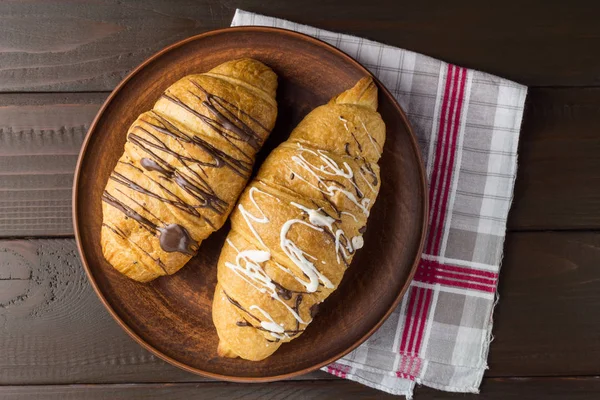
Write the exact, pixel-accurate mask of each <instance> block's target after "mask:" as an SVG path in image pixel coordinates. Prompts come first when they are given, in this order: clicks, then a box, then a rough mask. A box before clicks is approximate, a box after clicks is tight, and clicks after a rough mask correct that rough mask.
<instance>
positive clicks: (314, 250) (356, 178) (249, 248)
mask: <svg viewBox="0 0 600 400" xmlns="http://www.w3.org/2000/svg"><path fill="white" fill-rule="evenodd" d="M376 110H377V87H376V86H375V84H374V83H373V81H372V79H371V78H364V79H361V80H360V81H359V82H358V83H357V84H356V85H355V86H354V87H353V88H352V89H350V90H347V91H346V92H344V93H342V94H340V95H339V96H337V97H335V98H334V99H332V100H331V101H330V102H329V103H328V104H326V105H323V106H321V107H318V108H316V109H315V110H313V111H312V112H311V113H310V114H308V115H307V116H306V117H305V118H304V120H303V121H302V122H300V124H299V125H298V126H297V127H296V128H295V129H294V131H293V132H292V133H291V135H290V138H289V139H288V140H287V141H286V142H284V143H282V144H281V145H280V146H279V147H278V148H276V149H275V150H274V151H273V152H272V153H271V154H270V155H269V157H268V158H267V159H266V160H265V162H264V164H263V165H262V167H261V169H260V171H259V173H258V175H257V176H256V178H255V179H254V180H253V181H252V182H251V183H250V185H248V187H247V188H246V190H245V191H244V193H243V194H242V196H241V198H240V200H239V202H238V206H237V207H236V209H235V210H234V212H233V213H232V215H231V226H232V228H231V232H230V233H229V235H228V237H227V240H226V243H225V244H224V247H223V250H222V252H221V256H220V259H219V263H218V282H219V283H218V285H217V287H216V290H215V296H214V300H213V321H214V324H215V326H216V328H217V333H218V335H219V339H220V342H219V347H218V353H219V355H221V356H224V357H238V356H239V357H242V358H244V359H248V360H262V359H264V358H266V357H268V356H269V355H271V354H272V353H273V352H274V351H276V350H277V348H279V346H281V344H283V343H285V342H289V341H290V340H293V339H294V338H296V337H298V336H299V335H301V334H302V332H303V331H304V329H305V328H306V326H307V325H308V324H309V323H310V322H311V321H312V318H313V316H314V315H315V313H316V311H317V307H318V304H319V303H321V302H322V301H323V300H325V299H326V298H327V297H328V296H329V295H330V294H331V293H332V292H333V291H334V290H335V289H336V288H337V286H338V285H339V283H340V281H341V279H342V277H343V275H344V272H345V270H346V269H347V268H348V266H349V265H350V263H351V261H352V258H353V256H354V253H355V251H356V250H358V249H360V248H361V247H362V245H363V241H362V234H363V233H364V232H365V229H366V223H367V217H368V215H369V211H370V209H371V207H372V206H373V204H374V202H375V199H376V197H377V194H378V192H379V187H380V178H379V167H378V165H377V161H378V160H379V158H380V157H381V152H382V149H383V145H384V142H385V124H384V123H383V120H382V119H381V116H380V115H379V113H377V111H376Z"/></svg>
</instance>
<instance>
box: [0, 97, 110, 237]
mask: <svg viewBox="0 0 600 400" xmlns="http://www.w3.org/2000/svg"><path fill="white" fill-rule="evenodd" d="M105 98H106V94H104V93H86V94H28V95H7V94H4V95H0V236H18V235H21V236H29V235H37V236H43V235H63V234H66V235H72V234H73V227H72V221H71V188H72V185H73V172H74V170H75V164H76V162H77V157H78V154H79V149H80V147H81V143H82V141H83V138H84V137H85V134H86V132H87V129H88V127H89V124H90V122H91V121H92V119H93V118H94V116H95V114H96V112H97V111H98V108H99V107H100V104H101V103H102V102H103V101H104V99H105Z"/></svg>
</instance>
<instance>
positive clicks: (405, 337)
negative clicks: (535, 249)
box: [231, 10, 527, 398]
mask: <svg viewBox="0 0 600 400" xmlns="http://www.w3.org/2000/svg"><path fill="white" fill-rule="evenodd" d="M231 25H232V26H239V25H266V26H276V27H280V28H286V29H290V30H294V31H298V32H302V33H305V34H308V35H311V36H314V37H316V38H318V39H321V40H323V41H325V42H327V43H329V44H332V45H333V46H335V47H337V48H339V49H341V50H342V51H344V52H346V53H347V54H349V55H350V56H352V57H354V58H355V59H357V60H358V61H359V62H360V63H361V64H362V65H364V66H365V67H367V68H368V69H369V70H370V71H371V72H372V73H373V74H374V75H375V76H377V77H378V78H379V79H380V80H381V82H383V84H384V85H385V86H386V87H387V88H388V89H389V90H390V91H391V92H392V94H393V95H394V97H395V98H396V100H398V103H400V105H401V106H402V108H403V109H404V111H405V112H406V114H407V115H408V119H409V120H410V123H411V125H412V127H413V130H414V132H415V134H416V135H417V138H418V141H419V144H420V147H421V151H422V154H423V156H424V160H425V163H426V167H427V178H428V181H429V205H430V213H429V220H430V221H429V231H428V232H429V233H428V237H427V240H426V243H425V249H424V252H423V256H422V260H421V262H420V264H419V267H418V270H417V273H416V275H415V278H414V280H413V282H412V283H411V286H410V289H409V290H408V292H407V293H406V295H405V296H404V299H403V301H402V303H401V304H400V306H398V308H397V309H396V310H395V311H394V313H393V314H392V315H391V316H390V317H389V319H388V320H387V321H386V322H385V323H384V324H383V325H382V327H381V328H379V330H378V331H377V332H376V333H375V334H374V335H373V336H371V337H370V338H369V339H368V340H367V341H366V342H365V343H363V344H362V345H361V346H360V347H359V348H357V349H356V350H354V351H353V352H352V353H350V354H348V355H347V356H345V357H343V358H342V359H340V360H338V361H337V362H335V363H333V364H331V365H329V366H327V367H325V368H323V370H324V371H327V372H329V373H331V374H334V375H337V376H340V377H342V378H347V379H351V380H353V381H357V382H361V383H363V384H365V385H367V386H371V387H374V388H377V389H381V390H384V391H386V392H389V393H393V394H403V395H405V396H406V397H408V398H410V397H412V392H413V389H414V386H415V383H420V384H424V385H427V386H431V387H433V388H437V389H442V390H447V391H452V392H474V393H477V392H478V391H479V385H480V383H481V379H482V377H483V373H484V371H485V369H486V368H487V354H488V349H489V344H490V341H491V338H492V334H491V330H492V311H493V307H494V304H495V293H496V286H497V283H498V272H499V269H500V259H501V257H502V246H503V243H504V235H505V230H506V217H507V214H508V209H509V207H510V203H511V199H512V193H513V186H514V180H515V176H516V170H517V144H518V140H519V129H520V126H521V118H522V115H523V106H524V103H525V95H526V93H527V88H526V87H524V86H521V85H518V84H516V83H514V82H510V81H507V80H505V79H501V78H498V77H495V76H492V75H489V74H485V73H483V72H479V71H474V70H470V69H466V68H462V67H459V66H456V65H452V64H447V63H445V62H442V61H439V60H436V59H433V58H431V57H427V56H424V55H422V54H417V53H413V52H411V51H406V50H402V49H398V48H396V47H391V46H386V45H383V44H381V43H376V42H372V41H369V40H365V39H361V38H357V37H353V36H348V35H342V34H339V33H332V32H328V31H324V30H320V29H316V28H312V27H309V26H304V25H299V24H296V23H293V22H289V21H284V20H280V19H276V18H271V17H265V16H262V15H256V14H252V13H248V12H246V11H242V10H237V12H236V14H235V16H234V18H233V21H232V23H231Z"/></svg>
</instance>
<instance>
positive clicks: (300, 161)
mask: <svg viewBox="0 0 600 400" xmlns="http://www.w3.org/2000/svg"><path fill="white" fill-rule="evenodd" d="M297 145H298V148H299V149H300V155H297V156H292V157H291V159H292V161H293V162H294V163H295V164H297V165H298V166H299V167H300V168H302V169H304V170H305V171H306V172H308V173H309V174H310V175H312V176H313V177H314V178H315V179H316V180H317V182H319V184H320V185H319V186H321V187H319V186H316V185H314V184H312V183H311V182H309V181H308V180H307V179H306V178H305V177H303V176H302V175H301V174H300V173H299V172H297V171H294V170H292V169H290V170H291V172H293V173H294V174H295V175H296V176H297V177H298V178H300V180H302V181H303V182H305V183H306V184H308V185H309V186H311V187H312V188H314V189H316V190H318V191H320V192H321V193H324V194H325V195H327V196H329V197H333V196H334V195H335V193H336V192H339V193H342V194H343V195H345V196H346V197H347V198H348V199H349V200H350V201H351V202H353V203H354V204H356V206H357V207H358V208H360V209H361V211H362V212H363V213H364V214H365V215H366V216H369V204H370V203H371V199H369V198H368V197H366V196H365V197H363V199H362V200H361V201H359V200H358V199H357V198H356V196H355V195H354V193H351V192H349V191H347V190H345V189H342V188H340V187H339V186H337V185H332V184H330V183H327V182H326V181H325V180H324V179H323V177H322V176H320V175H319V174H318V173H317V172H321V173H323V174H325V175H329V176H338V177H342V178H346V179H347V180H348V181H349V182H350V183H351V184H352V185H353V186H354V187H356V188H357V189H358V187H357V186H356V183H354V182H353V181H352V178H353V177H354V173H353V171H352V168H351V167H350V166H349V165H348V163H346V162H344V164H343V167H344V168H341V167H340V166H339V165H338V164H337V163H336V162H335V160H333V159H332V158H331V157H328V156H327V155H326V152H324V151H323V150H318V152H317V151H314V150H310V149H307V148H304V147H303V146H302V145H301V144H300V143H297ZM305 152H307V153H309V154H312V155H314V156H316V157H318V158H319V159H320V160H321V161H322V163H323V164H324V165H321V166H319V167H317V166H316V165H314V164H311V163H310V162H308V160H306V158H305V157H304V154H303V153H305ZM288 168H289V167H288Z"/></svg>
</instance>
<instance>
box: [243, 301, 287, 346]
mask: <svg viewBox="0 0 600 400" xmlns="http://www.w3.org/2000/svg"><path fill="white" fill-rule="evenodd" d="M249 309H250V311H252V310H257V311H259V312H260V313H261V314H262V315H263V317H265V318H266V319H267V321H261V322H260V326H261V327H262V328H263V329H266V330H267V331H269V333H270V334H271V336H273V337H274V338H277V339H283V338H285V337H288V338H289V335H288V334H287V333H285V329H283V324H278V323H277V322H275V321H274V320H273V318H272V317H271V315H270V314H269V313H268V312H266V311H265V310H263V309H262V308H260V307H259V306H256V305H252V306H250V308H249Z"/></svg>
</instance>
